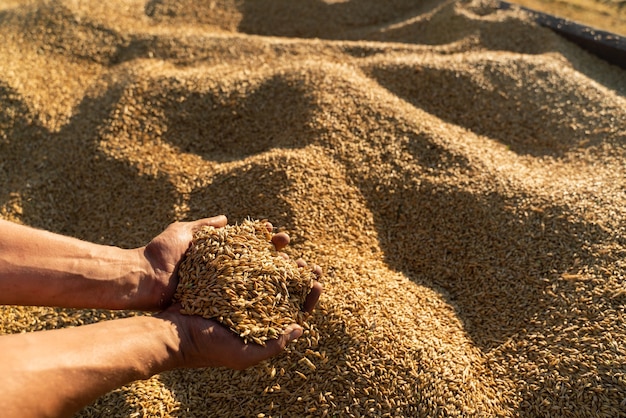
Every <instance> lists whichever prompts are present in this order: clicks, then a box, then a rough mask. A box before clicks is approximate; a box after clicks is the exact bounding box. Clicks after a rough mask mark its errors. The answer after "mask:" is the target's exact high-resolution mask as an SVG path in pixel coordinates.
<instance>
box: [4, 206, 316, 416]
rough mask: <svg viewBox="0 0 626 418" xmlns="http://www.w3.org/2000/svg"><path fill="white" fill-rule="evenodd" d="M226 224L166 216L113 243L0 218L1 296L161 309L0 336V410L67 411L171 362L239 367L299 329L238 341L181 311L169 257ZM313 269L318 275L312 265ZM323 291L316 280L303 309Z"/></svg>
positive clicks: (278, 240) (282, 237)
mask: <svg viewBox="0 0 626 418" xmlns="http://www.w3.org/2000/svg"><path fill="white" fill-rule="evenodd" d="M226 223H227V219H226V217H224V216H218V217H213V218H207V219H202V220H198V221H195V222H182V223H174V224H172V225H170V226H169V227H168V228H167V229H165V231H163V232H162V233H161V234H159V235H158V236H157V237H155V238H154V239H153V240H152V241H150V243H148V244H147V245H146V246H144V247H140V248H136V249H120V248H117V247H110V246H103V245H98V244H93V243H89V242H85V241H81V240H78V239H74V238H69V237H65V236H61V235H57V234H53V233H50V232H46V231H40V230H36V229H33V228H29V227H25V226H21V225H16V224H13V223H10V222H7V221H3V220H0V304H3V305H40V306H59V307H72V308H101V309H136V310H154V311H160V312H159V313H158V314H156V315H154V316H137V317H131V318H125V319H116V320H112V321H105V322H100V323H96V324H91V325H85V326H80V327H75V328H66V329H59V330H52V331H42V332H34V333H24V334H13V335H5V336H2V337H0V352H1V353H2V361H1V362H0V387H1V388H2V390H1V391H0V405H2V406H3V411H2V415H3V416H5V417H47V416H51V417H58V416H71V415H72V414H73V413H75V412H76V411H78V410H80V409H81V408H82V407H84V406H85V405H88V404H89V403H91V402H93V401H94V400H95V399H96V398H98V397H99V396H101V395H103V394H105V393H107V392H109V391H111V390H113V389H115V388H117V387H120V386H122V385H124V384H127V383H129V382H132V381H134V380H139V379H147V378H149V377H150V376H152V375H154V374H157V373H161V372H163V371H166V370H172V369H175V368H190V367H228V368H233V369H238V370H242V369H245V368H248V367H250V366H253V365H255V364H257V363H259V362H261V361H263V360H265V359H268V358H270V357H272V356H275V355H277V354H279V353H280V352H281V351H282V350H283V349H284V348H285V346H286V345H287V344H288V343H289V342H290V341H293V340H294V339H296V338H298V337H299V336H301V335H302V329H301V328H300V327H299V326H298V325H297V324H292V325H290V326H289V327H287V329H285V331H284V333H283V335H281V336H280V337H279V338H278V339H276V340H272V341H268V342H267V344H266V345H265V346H264V347H262V346H259V345H256V344H244V343H243V340H242V339H241V338H239V337H238V336H237V335H235V334H233V333H231V332H230V331H229V330H227V329H226V328H224V327H223V326H221V325H220V324H218V323H217V322H215V321H212V320H207V319H204V318H201V317H198V316H190V315H181V314H180V313H179V307H178V306H176V305H172V296H173V295H174V291H175V289H176V285H177V283H178V280H177V277H176V266H177V265H178V263H179V262H180V260H181V258H182V256H183V254H184V253H185V251H186V250H187V248H188V247H189V245H190V242H191V239H192V236H193V232H194V231H195V230H197V229H198V228H200V227H201V226H204V225H212V226H215V227H222V226H224V225H226ZM268 228H269V229H270V231H271V230H272V225H271V224H268ZM272 242H273V243H274V246H275V247H276V249H277V250H279V251H280V250H281V249H283V248H284V247H285V246H286V245H288V244H289V236H287V235H286V234H284V233H278V234H275V235H273V238H272ZM297 263H298V265H300V266H305V265H306V263H305V262H304V261H303V260H297ZM314 270H315V271H316V273H317V274H318V275H321V269H320V268H319V267H318V266H314ZM321 293H322V287H321V285H320V284H319V283H317V282H316V283H315V284H314V286H313V288H312V289H311V292H310V294H309V296H308V298H307V300H306V302H305V306H304V309H305V310H306V311H309V312H310V311H311V310H312V309H313V308H314V306H315V304H316V303H317V301H318V299H319V297H320V295H321Z"/></svg>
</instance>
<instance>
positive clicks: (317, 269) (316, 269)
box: [313, 264, 324, 277]
mask: <svg viewBox="0 0 626 418" xmlns="http://www.w3.org/2000/svg"><path fill="white" fill-rule="evenodd" d="M313 273H314V274H315V275H316V276H317V277H322V274H324V273H323V272H322V268H321V267H320V266H318V265H317V264H314V265H313Z"/></svg>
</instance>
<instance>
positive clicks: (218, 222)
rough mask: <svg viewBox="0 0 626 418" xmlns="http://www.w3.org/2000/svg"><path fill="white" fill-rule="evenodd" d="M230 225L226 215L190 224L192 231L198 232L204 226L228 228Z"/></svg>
mask: <svg viewBox="0 0 626 418" xmlns="http://www.w3.org/2000/svg"><path fill="white" fill-rule="evenodd" d="M227 223H228V219H227V218H226V216H224V215H218V216H213V217H211V218H204V219H198V220H196V221H193V222H190V226H191V230H192V231H197V230H198V229H200V228H202V227H203V226H214V227H216V228H221V227H223V226H226V224H227Z"/></svg>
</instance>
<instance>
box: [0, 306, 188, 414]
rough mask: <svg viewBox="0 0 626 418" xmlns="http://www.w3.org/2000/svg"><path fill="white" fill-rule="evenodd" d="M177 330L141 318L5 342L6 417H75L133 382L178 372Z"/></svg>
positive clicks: (0, 372) (1, 366)
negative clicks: (104, 395) (75, 414)
mask: <svg viewBox="0 0 626 418" xmlns="http://www.w3.org/2000/svg"><path fill="white" fill-rule="evenodd" d="M179 345H180V338H179V334H178V331H177V328H176V326H175V325H174V324H173V323H172V322H170V321H168V320H166V319H162V318H157V317H147V316H138V317H132V318H126V319H121V320H114V321H107V322H101V323H97V324H92V325H86V326H82V327H76V328H67V329H61V330H53V331H43V332H36V333H29V334H15V335H5V336H3V337H2V338H0V353H2V361H1V362H0V388H2V390H1V391H0V405H2V406H3V407H2V408H3V409H2V416H5V417H24V418H27V417H47V416H50V417H58V416H71V415H72V414H73V413H74V412H76V411H78V410H79V409H80V408H81V407H83V406H84V405H87V404H89V403H90V402H92V401H94V400H95V399H96V398H97V397H99V396H101V395H103V394H105V393H107V392H109V391H111V390H113V389H115V388H117V387H120V386H122V385H124V384H127V383H129V382H132V381H134V380H139V379H147V378H148V377H150V376H152V375H153V374H156V373H159V372H162V371H164V370H170V369H172V368H174V367H177V366H179V365H180V364H179V360H180V356H179V353H178V350H179Z"/></svg>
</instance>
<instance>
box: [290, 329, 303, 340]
mask: <svg viewBox="0 0 626 418" xmlns="http://www.w3.org/2000/svg"><path fill="white" fill-rule="evenodd" d="M289 328H292V329H291V330H289ZM289 328H287V332H288V333H289V336H288V338H289V341H293V340H295V339H297V338H300V337H301V336H302V328H300V327H298V326H290V327H289Z"/></svg>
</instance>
